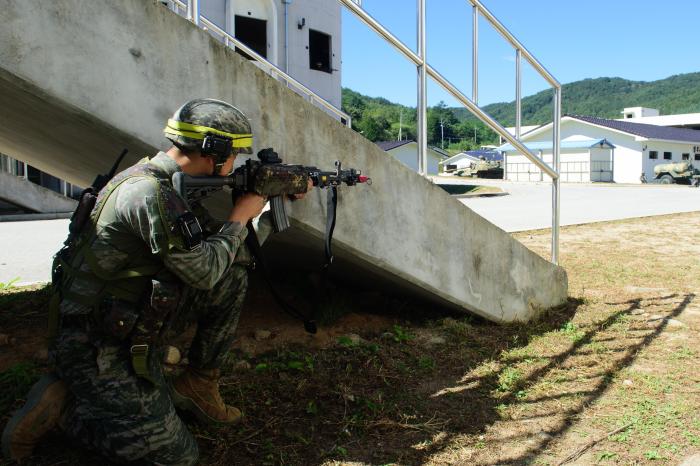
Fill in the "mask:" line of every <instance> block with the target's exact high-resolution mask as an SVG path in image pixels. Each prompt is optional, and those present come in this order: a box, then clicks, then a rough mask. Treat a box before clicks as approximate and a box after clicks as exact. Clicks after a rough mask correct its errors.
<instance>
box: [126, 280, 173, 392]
mask: <svg viewBox="0 0 700 466" xmlns="http://www.w3.org/2000/svg"><path fill="white" fill-rule="evenodd" d="M151 283H152V287H151V294H150V297H149V299H148V300H147V301H146V303H144V306H143V310H142V312H141V315H140V317H139V319H138V321H136V322H135V325H134V326H133V331H132V332H131V346H130V353H131V366H132V367H133V369H134V372H135V373H136V375H137V376H139V377H141V378H143V379H146V380H148V381H150V382H152V383H153V384H156V381H155V380H154V379H153V376H152V374H151V371H150V369H149V357H150V356H151V354H152V353H153V348H154V347H155V345H156V344H157V342H158V340H159V337H160V336H161V330H162V329H163V325H164V323H165V321H166V320H167V319H168V316H170V315H171V314H172V313H174V312H175V311H176V310H177V307H178V305H179V303H180V294H181V287H180V286H178V285H176V284H172V283H163V282H160V281H158V280H151Z"/></svg>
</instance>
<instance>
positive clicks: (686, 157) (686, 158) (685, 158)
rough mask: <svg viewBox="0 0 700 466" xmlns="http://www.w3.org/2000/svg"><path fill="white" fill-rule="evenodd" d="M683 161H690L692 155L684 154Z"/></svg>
mask: <svg viewBox="0 0 700 466" xmlns="http://www.w3.org/2000/svg"><path fill="white" fill-rule="evenodd" d="M681 159H682V160H690V154H683V155H682V156H681Z"/></svg>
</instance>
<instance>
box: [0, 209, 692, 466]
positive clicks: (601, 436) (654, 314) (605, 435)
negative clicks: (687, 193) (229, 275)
mask: <svg viewBox="0 0 700 466" xmlns="http://www.w3.org/2000/svg"><path fill="white" fill-rule="evenodd" d="M698 231H700V214H699V213H692V214H682V215H673V216H664V217H654V218H646V219H635V220H626V221H622V222H607V223H600V224H592V225H584V226H576V227H566V228H563V229H562V232H561V260H562V265H563V266H564V267H565V268H566V269H567V272H568V274H569V281H570V282H569V283H570V295H571V297H570V299H569V302H568V303H567V305H566V306H565V307H563V308H562V309H558V310H553V311H551V312H549V313H548V314H547V315H545V316H543V318H542V319H541V320H539V321H538V322H533V323H530V324H527V325H506V326H499V325H495V324H491V323H489V322H485V321H483V320H481V319H478V318H473V317H469V316H464V315H444V314H443V315H439V314H437V313H436V311H435V310H432V309H430V310H426V309H415V308H411V307H410V306H409V307H406V306H405V305H403V304H401V305H394V304H392V302H393V301H391V300H386V301H383V302H384V303H385V305H384V306H383V309H382V315H383V316H385V317H384V318H385V319H386V320H385V321H381V320H376V322H386V324H385V325H384V326H383V327H382V326H381V325H379V324H378V325H375V326H374V327H373V328H371V329H366V330H362V329H360V330H359V331H358V334H359V337H360V338H359V339H357V338H354V337H353V338H351V337H350V336H343V335H342V334H338V333H334V330H333V325H329V326H327V331H328V333H327V335H328V336H329V337H328V338H331V336H333V338H335V341H332V340H331V343H332V344H330V345H329V347H328V348H325V349H319V348H312V347H310V346H305V345H301V344H298V343H294V341H291V340H283V341H285V343H284V344H280V345H279V346H277V347H275V346H274V345H272V344H270V347H271V350H269V351H267V352H264V353H259V352H256V353H250V352H245V351H242V350H237V351H236V352H235V354H234V357H233V358H232V360H231V361H230V364H229V365H227V366H226V367H225V368H224V369H225V370H224V372H225V378H224V386H223V392H224V397H225V398H226V399H227V401H229V402H230V403H232V404H234V405H236V406H238V407H240V408H242V409H243V411H244V412H245V415H246V416H245V418H244V421H243V423H242V424H241V425H240V426H237V427H235V428H229V429H219V430H215V429H205V428H201V427H198V426H195V425H193V426H192V429H193V430H194V432H195V434H196V436H197V438H198V441H199V444H200V450H201V452H202V463H203V464H215V465H224V464H233V463H235V464H256V465H259V464H300V465H302V464H303V465H307V464H328V465H341V464H342V465H354V464H429V465H430V464H435V465H438V464H439V465H443V464H550V465H555V464H560V463H561V462H562V461H564V460H566V459H567V458H569V457H571V455H572V453H576V452H577V451H578V452H579V453H580V455H579V456H578V457H577V458H570V459H571V461H569V462H570V463H572V464H677V463H679V462H680V460H681V459H683V458H684V457H686V456H688V455H689V454H691V453H694V452H700V416H699V414H698V413H700V396H699V395H698V393H700V372H699V371H698V369H697V368H698V357H700V354H699V353H700V345H699V344H698V342H699V341H700V339H699V338H700V302H699V301H698V299H699V298H698V297H696V295H697V294H700V243H698V242H697V241H691V240H689V238H695V237H696V235H697V232H698ZM516 237H517V238H518V239H519V240H521V241H522V242H524V243H525V244H526V245H527V246H528V247H530V248H531V249H533V250H534V251H536V252H538V253H540V254H542V255H543V256H545V257H547V255H548V249H549V241H550V239H549V233H548V232H546V231H536V232H526V233H519V234H517V235H516ZM35 293H36V292H35ZM34 296H35V298H33V299H38V298H36V296H39V295H36V294H35V295H34ZM22 300H24V301H23V302H25V303H33V304H31V305H30V306H29V307H32V306H34V307H32V309H34V308H35V307H36V306H37V302H34V301H31V300H28V298H27V296H26V295H25V296H23V297H22ZM38 306H39V309H40V308H41V305H40V303H39V304H38ZM26 307H27V306H25V307H24V308H25V309H26ZM407 309H411V310H410V312H408V313H407ZM3 312H4V311H3V310H0V322H12V325H13V329H14V330H13V331H17V332H21V331H23V330H22V328H23V325H22V322H23V321H22V319H16V318H14V317H13V316H11V315H8V314H7V313H6V312H5V314H3ZM30 312H40V310H35V311H32V310H30ZM356 312H358V313H361V312H362V310H361V309H356ZM32 315H34V314H32ZM387 316H388V317H387ZM35 324H36V320H31V319H30V320H28V321H27V324H26V325H24V327H27V326H31V325H35ZM293 325H296V324H293ZM275 328H281V327H279V326H278V327H275ZM276 331H277V330H276ZM279 332H283V330H279ZM13 367H14V366H13ZM3 369H4V370H5V372H3V374H7V373H8V371H9V370H10V369H12V367H10V368H8V367H0V370H3ZM0 379H1V377H0ZM20 403H21V399H19V400H16V401H15V402H14V405H15V406H17V405H19V404H20ZM611 432H613V433H612V434H611ZM38 453H39V456H38V458H37V463H36V464H42V465H48V464H55V463H56V462H67V463H70V464H92V463H94V462H95V461H96V459H95V458H94V457H91V456H90V455H89V454H88V453H85V452H82V451H78V450H70V449H66V448H65V446H64V440H63V439H61V438H60V436H59V437H56V438H55V440H54V441H53V442H50V443H49V444H47V445H45V446H44V447H42V449H41V450H40V451H39V452H38Z"/></svg>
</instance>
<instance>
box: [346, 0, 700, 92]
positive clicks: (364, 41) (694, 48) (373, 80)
mask: <svg viewBox="0 0 700 466" xmlns="http://www.w3.org/2000/svg"><path fill="white" fill-rule="evenodd" d="M426 2H427V7H426V8H427V32H428V35H427V53H428V55H427V56H428V62H429V63H430V64H431V66H433V67H434V68H435V69H437V70H438V72H440V73H441V74H442V75H443V76H445V77H446V78H447V79H448V80H450V81H451V82H452V83H453V84H455V85H456V86H457V87H458V88H459V89H460V90H461V91H462V92H463V93H464V94H465V95H467V96H468V97H471V49H472V16H471V11H472V10H471V4H470V3H469V2H468V1H467V0H426ZM482 3H483V4H484V6H486V8H488V9H489V10H490V11H491V12H492V13H493V14H494V15H495V16H496V17H497V18H498V19H499V20H500V21H501V22H502V23H503V24H504V25H505V26H506V27H507V28H508V29H509V30H510V31H511V32H512V33H513V34H514V35H515V36H516V37H517V38H518V40H520V42H521V43H522V44H523V45H524V46H525V47H526V48H527V49H528V50H529V51H530V52H531V53H532V54H533V55H534V56H535V57H536V58H537V59H538V60H539V61H540V63H542V64H543V65H544V66H545V67H546V68H547V69H548V70H549V72H550V73H551V74H552V75H554V77H555V78H557V79H558V80H559V82H561V83H562V84H565V83H568V82H572V81H577V80H580V79H585V78H597V77H603V76H606V77H622V78H626V79H631V80H637V81H653V80H656V79H662V78H665V77H668V76H671V75H674V74H680V73H689V72H695V71H700V0H666V1H665V2H658V1H653V0H586V1H579V0H575V1H574V0H482ZM362 5H363V8H364V9H365V10H366V11H367V12H369V13H370V14H371V15H372V16H373V17H374V18H376V19H378V20H379V21H380V22H381V23H382V24H383V25H384V26H385V27H387V28H388V29H389V30H390V31H391V32H392V33H393V34H394V35H395V36H397V37H399V39H401V40H402V41H403V42H404V43H405V44H407V45H408V46H410V47H411V48H413V49H414V50H415V44H416V39H415V37H416V1H415V0H363V3H362ZM342 22H343V25H342V27H343V37H342V59H343V78H342V82H343V86H344V87H349V88H351V89H353V90H356V91H358V92H361V93H363V94H366V95H370V96H378V97H384V98H387V99H389V100H390V101H393V102H398V103H402V104H404V105H410V106H415V104H416V71H415V70H416V68H415V66H413V65H412V64H411V63H410V62H409V61H408V60H406V59H404V58H403V57H402V56H401V55H400V54H399V52H397V51H395V49H393V47H390V46H389V45H387V44H386V43H385V42H384V41H383V40H382V39H380V38H379V36H377V35H376V34H375V33H374V32H373V31H371V30H370V29H369V28H368V27H367V26H365V25H364V24H363V23H361V22H360V21H359V20H357V19H356V18H355V17H354V16H353V15H352V14H351V13H349V12H348V11H347V10H345V9H344V8H343V17H342ZM523 63H524V65H523V95H524V96H526V95H530V94H534V93H536V92H538V91H540V90H543V89H546V88H548V86H547V84H546V83H545V81H544V80H542V79H541V78H540V77H539V75H538V74H537V73H536V72H535V71H534V70H532V69H531V68H530V66H529V65H526V64H525V61H524V60H523ZM514 98H515V52H514V50H513V49H512V47H511V46H510V45H509V44H507V43H506V42H505V40H504V39H502V38H501V36H500V35H499V34H498V33H496V32H495V31H494V30H493V29H492V28H491V27H489V26H487V22H486V20H484V19H483V18H482V19H481V22H480V24H479V103H480V105H484V104H488V103H493V102H504V101H511V100H514ZM440 100H444V101H445V102H447V103H448V105H457V103H456V102H455V101H454V100H452V99H451V98H450V97H449V96H448V95H447V94H446V93H445V92H444V91H442V89H441V88H440V87H439V86H437V85H436V84H434V83H432V84H431V83H430V80H429V88H428V101H429V104H430V105H433V104H435V103H436V102H438V101H440Z"/></svg>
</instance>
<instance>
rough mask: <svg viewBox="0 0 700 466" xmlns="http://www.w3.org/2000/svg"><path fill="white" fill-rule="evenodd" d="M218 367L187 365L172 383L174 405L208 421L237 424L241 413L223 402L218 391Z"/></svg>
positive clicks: (219, 372)
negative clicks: (197, 367) (196, 367)
mask: <svg viewBox="0 0 700 466" xmlns="http://www.w3.org/2000/svg"><path fill="white" fill-rule="evenodd" d="M220 375H221V371H220V370H219V369H195V368H193V367H188V368H187V369H186V370H185V372H183V373H182V374H180V375H179V376H178V377H176V378H175V379H174V380H173V381H172V383H171V390H170V392H171V396H172V399H173V404H174V405H175V406H176V407H177V408H179V409H182V410H184V411H187V412H190V413H192V414H194V415H195V416H196V417H197V419H198V420H199V421H200V422H203V423H206V424H235V423H237V422H238V421H240V420H241V416H242V415H241V412H240V411H239V410H238V409H236V408H234V407H233V406H228V405H227V404H226V403H224V400H223V399H222V398H221V394H220V393H219V377H220Z"/></svg>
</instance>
